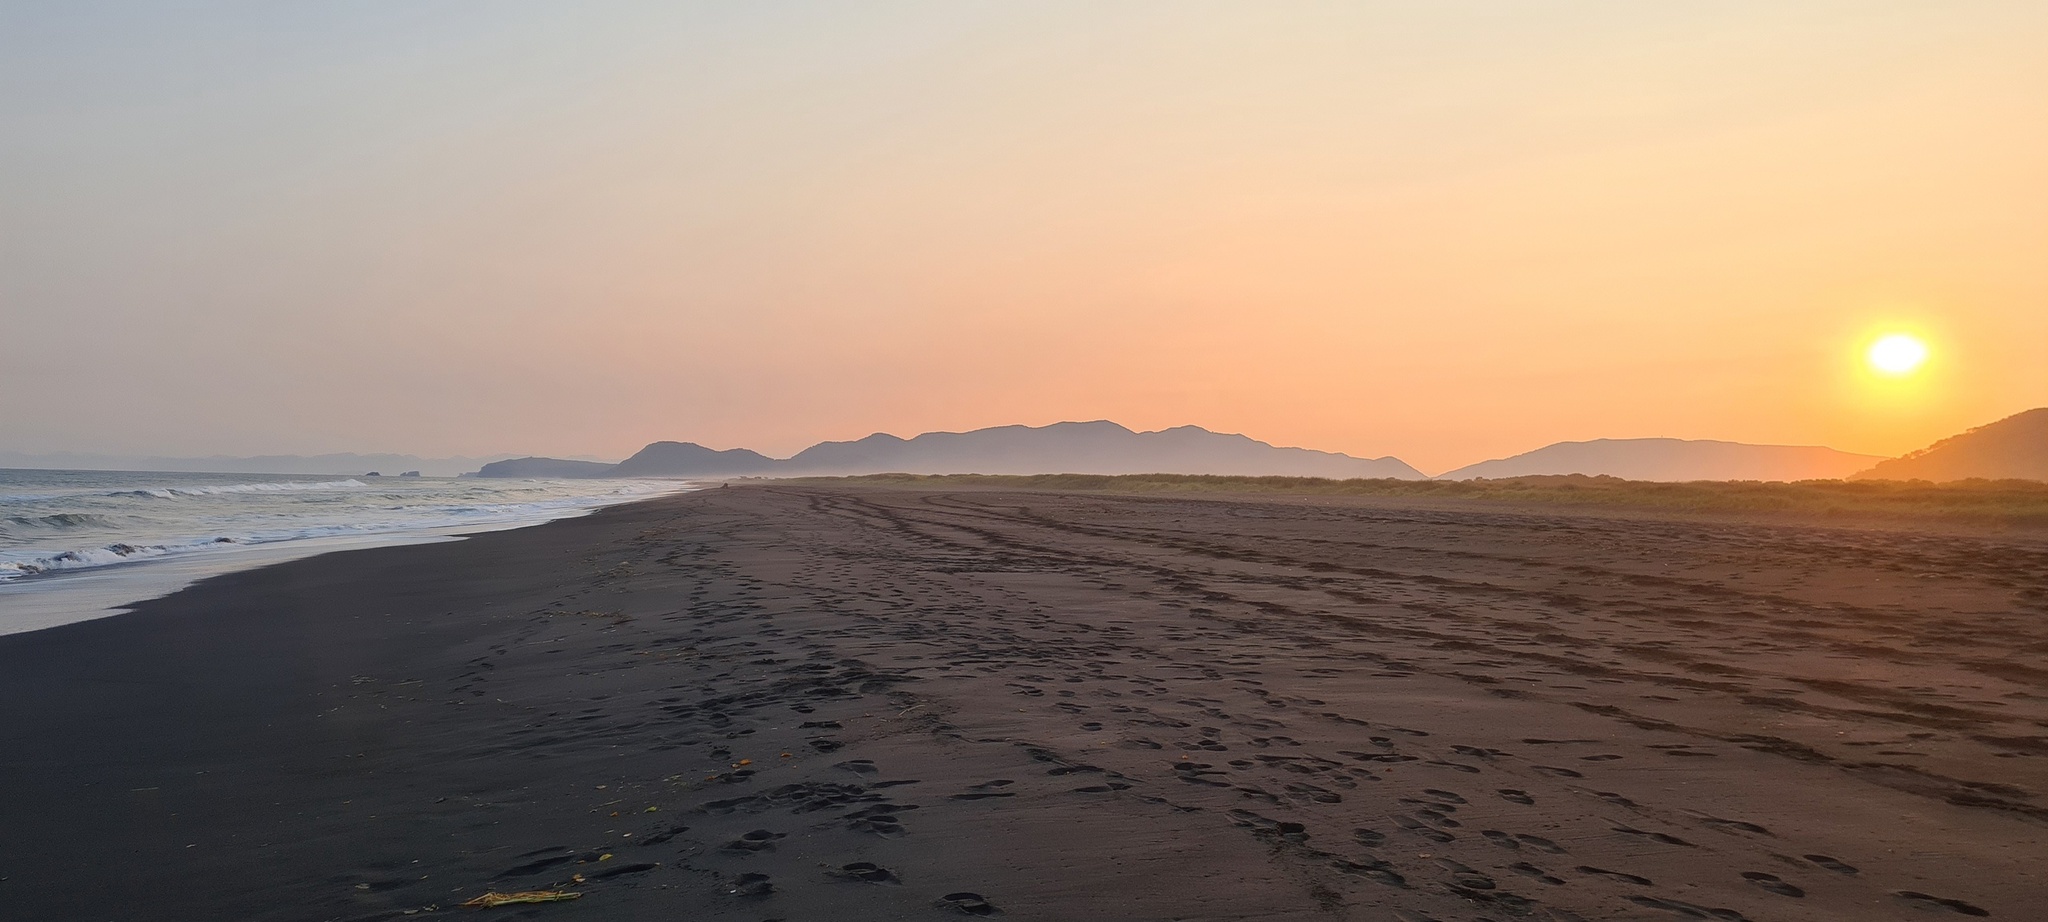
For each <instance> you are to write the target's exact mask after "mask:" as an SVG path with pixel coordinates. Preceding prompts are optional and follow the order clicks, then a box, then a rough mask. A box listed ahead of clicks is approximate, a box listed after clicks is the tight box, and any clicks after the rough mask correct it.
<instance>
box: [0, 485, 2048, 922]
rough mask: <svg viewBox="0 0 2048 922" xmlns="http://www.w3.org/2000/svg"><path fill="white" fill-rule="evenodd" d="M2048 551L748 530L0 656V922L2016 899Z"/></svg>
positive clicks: (314, 562) (1578, 536) (1947, 910)
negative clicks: (479, 901) (545, 896)
mask: <svg viewBox="0 0 2048 922" xmlns="http://www.w3.org/2000/svg"><path fill="white" fill-rule="evenodd" d="M2044 654H2048V540H2043V539H2042V537H2040V536H2039V535H2033V536H2028V535H2006V536H2000V535H1989V534H1984V535H1970V534H1959V533H1958V534H1937V533H1928V532H1915V531H1911V530H1899V529H1893V530H1886V529H1842V528H1828V527H1821V526H1804V525H1797V524H1789V523H1785V522H1768V523H1763V522H1751V523H1744V522H1739V521H1728V520H1716V521H1707V520H1685V519H1671V520H1660V519H1657V518H1654V517H1647V516H1641V515H1635V516H1613V515H1601V514H1597V513H1592V512H1586V511H1569V512H1561V511H1559V510H1555V509H1543V510H1522V509H1507V508H1502V507H1496V506H1485V505H1477V504H1473V505H1463V506H1457V505H1437V506H1428V505H1419V504H1412V503H1410V504H1396V503H1388V502H1373V501H1366V500H1358V501H1338V502H1320V501H1318V502H1303V501H1287V500H1276V499H1274V498H1272V497H1245V498H1229V497H1214V496H1209V497H1202V498H1171V497H1157V496H1153V497H1144V498H1125V497H1116V496H1108V495H1061V494H1047V493H1006V492H997V491H949V492H943V493H941V492H928V491H914V490H886V489H877V488H851V487H829V486H804V487H793V486H741V487H734V488H732V489H725V490H708V491H704V492H701V493H696V494H689V495H684V496H679V497H671V498H666V499H661V500H655V501H650V502H645V503H639V504H634V505H631V506H623V507H617V508H613V509H610V510H606V511H603V512H601V513H598V514H596V515H592V516H590V517H587V518H582V519H575V520H568V521H562V522H556V523H552V524H549V525H545V526H541V527H537V528H530V529H523V530H518V531H511V532H501V533H495V534H488V535H482V536H478V537H476V538H473V539H471V540H466V541H462V542H458V543H452V544H440V545H427V546H416V547H402V548H385V549H372V550H362V551H351V552H346V553H339V554H332V555H327V556H323V557H318V558H313V559H308V560H301V561H295V562H291V563H286V564H281V565H278V566H274V567H270V568H267V569H264V570H259V571H252V572H248V573H240V574H233V575H228V576H224V577H218V578H215V579H212V580H209V581H206V582H204V583H202V584H200V585H198V586H196V587H194V588H192V589H189V590H186V591H184V592H180V593H177V594H175V595H172V596H170V597H167V598H165V599H160V600H157V601H154V602H149V603H145V604H143V605H141V606H140V607H139V608H138V609H137V611H136V612H135V613H133V614H130V615H124V616H120V617H115V618H110V619H105V620H101V621H93V622H85V623H80V624H73V625H68V626H65V627H60V628H55V629H51V630H47V631H39V632H35V633H30V634H22V635H15V636H9V637H0V919H10V920H12V919H20V920H59V919H62V920H72V919H78V920H89V919H109V920H150V919H279V920H302V919H303V920H326V919H337V920H344V919H398V918H409V917H413V916H418V915H424V914H426V913H428V912H438V913H467V912H471V910H459V909H457V908H456V907H457V905H458V904H460V903H461V902H463V901H464V900H466V899H469V898H471V897H475V896H477V895H479V894H482V893H484V892H486V891H491V890H497V891H514V890H532V889H542V888H558V889H564V890H570V891H574V892H579V893H581V894H583V895H582V897H581V898H579V899H577V900H575V901H572V902H557V903H550V904H545V905H535V906H513V907H505V908H499V909H493V910H478V911H479V912H484V913H485V915H484V917H485V918H506V919H562V920H574V919H593V920H595V919H606V920H620V919H664V920H666V919H735V920H763V919H790V920H805V919H919V918H930V919H943V918H949V917H958V916H960V915H961V914H963V913H964V914H970V915H979V914H992V913H1000V914H1001V915H1003V916H1006V917H1009V918H1016V919H1366V920H1405V922H1415V920H1428V919H1435V920H1443V922H1450V920H1472V919H1491V920H1496V922H1504V920H1509V919H1522V918H1528V919H1549V920H1572V919H1586V920H1608V919H1643V920H1671V919H1679V920H1684V919H1705V920H1739V919H1750V920H1758V922H1763V920H1822V919H1827V920H1892V919H1900V920H1908V919H1910V920H1929V919H1942V918H1971V917H1985V916H1988V917H1990V918H1995V919H2014V920H2027V919H2036V918H2041V917H2042V912H2043V910H2042V908H2041V907H2042V902H2043V900H2044V899H2048V657H2044Z"/></svg>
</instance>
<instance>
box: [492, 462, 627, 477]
mask: <svg viewBox="0 0 2048 922" xmlns="http://www.w3.org/2000/svg"><path fill="white" fill-rule="evenodd" d="M612 467H613V465H610V464H604V463H602V462H598V461H568V460H564V459H561V458H511V459H508V460H505V461H493V462H491V463H489V464H486V465H484V466H483V469H482V470H480V471H477V472H476V475H477V476H478V477H559V478H569V479H573V478H581V477H610V476H612Z"/></svg>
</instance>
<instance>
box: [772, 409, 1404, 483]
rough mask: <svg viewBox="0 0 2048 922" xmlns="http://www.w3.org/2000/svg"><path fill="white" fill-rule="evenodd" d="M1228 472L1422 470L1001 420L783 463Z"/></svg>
mask: <svg viewBox="0 0 2048 922" xmlns="http://www.w3.org/2000/svg"><path fill="white" fill-rule="evenodd" d="M883 472H888V473H905V474H1225V475H1243V476H1274V477H1333V478H1352V477H1366V478H1381V477H1385V478H1397V479H1402V480H1421V479H1423V475H1422V472H1421V471H1418V470H1416V469H1414V468H1412V467H1409V466H1408V465H1407V464H1406V463H1404V462H1402V461H1401V460H1400V459H1398V458H1391V457H1389V458H1370V459H1368V458H1354V457H1352V456H1350V455H1344V454H1337V453H1335V452H1327V451H1313V450H1310V449H1306V448H1276V447H1274V446H1273V445H1270V444H1268V443H1265V442H1261V441H1258V440H1255V439H1252V438H1249V437H1246V436H1242V435H1227V434H1224V433H1219V432H1210V431H1209V430H1207V429H1203V428H1201V427H1200V426H1180V427H1177V428H1173V429H1162V430H1160V431H1157V432H1133V431H1131V430H1130V429H1127V428H1124V427H1123V426H1120V425H1117V424H1116V423H1112V422H1108V421H1104V420H1098V421H1095V422H1086V423H1054V424H1052V425H1050V426H997V427H994V428H989V429H976V430H973V431H971V432H927V433H925V434H923V435H920V436H917V437H916V438H911V439H904V438H898V437H896V436H893V435H886V434H882V433H876V434H874V435H871V436H868V437H867V438H864V439H859V440H856V441H852V442H821V443H819V444H817V445H813V446H811V447H810V448H807V449H804V450H803V451H802V452H799V453H798V454H797V455H796V457H793V458H791V459H789V460H788V461H787V462H784V463H783V465H782V466H781V468H780V470H779V471H778V473H787V474H873V473H883Z"/></svg>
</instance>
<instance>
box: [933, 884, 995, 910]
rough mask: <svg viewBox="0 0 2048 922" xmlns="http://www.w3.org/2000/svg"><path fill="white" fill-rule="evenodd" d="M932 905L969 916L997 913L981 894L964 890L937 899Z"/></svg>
mask: <svg viewBox="0 0 2048 922" xmlns="http://www.w3.org/2000/svg"><path fill="white" fill-rule="evenodd" d="M933 905H936V906H938V907H939V908H940V909H951V910H953V911H955V912H959V913H963V914H965V915H970V916H992V915H995V914H996V912H997V910H996V907H995V904H993V903H990V902H989V901H988V900H987V899H985V898H983V897H982V895H981V894H979V893H969V892H967V891H965V890H962V891H960V892H958V893H948V894H946V895H945V896H942V897H939V898H938V899H937V900H935V901H934V902H933Z"/></svg>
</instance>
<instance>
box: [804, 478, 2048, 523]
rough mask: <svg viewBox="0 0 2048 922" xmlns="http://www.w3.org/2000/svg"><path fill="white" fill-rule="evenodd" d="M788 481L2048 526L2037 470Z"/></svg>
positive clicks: (2045, 492) (2046, 496)
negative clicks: (1949, 478) (1956, 477)
mask: <svg viewBox="0 0 2048 922" xmlns="http://www.w3.org/2000/svg"><path fill="white" fill-rule="evenodd" d="M789 482H795V483H817V484H832V483H847V484H874V485H879V486H897V487H920V488H939V489H945V488H955V487H997V488H1005V489H1016V490H1054V491H1060V492H1103V493H1241V494H1243V493H1250V494H1279V495H1288V496H1386V497H1407V498H1416V499H1455V500H1484V501H1491V502H1508V503H1554V504H1562V505H1572V506H1610V507H1620V508H1635V509H1657V510H1666V511H1676V512H1735V513H1743V512H1767V513H1797V514H1807V515H1822V516H1843V517H1851V518H1857V517H1871V516H1875V517H1889V516H1899V517H1910V518H1942V519H1959V520H1968V521H1974V522H1983V523H1991V524H2008V525H2033V526H2048V483H2043V482H2040V481H2032V480H1964V481H1957V482H1954V483H1941V484H1936V483H1928V482H1926V481H1921V480H1911V481H1892V480H1802V481H1797V482H1793V483H1776V482H1770V483H1766V482H1759V481H1749V480H1745V481H1716V480H1701V481H1693V482H1690V483H1656V482H1651V481H1643V480H1623V479H1621V478H1618V477H1587V476H1584V475H1580V474H1570V475H1560V476H1543V477H1510V478H1503V479H1500V480H1330V479H1326V478H1321V477H1219V476H1208V475H1197V474H1118V475H1104V474H1031V475H996V474H870V475H866V476H861V477H805V478H797V479H795V480H793V481H789Z"/></svg>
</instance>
